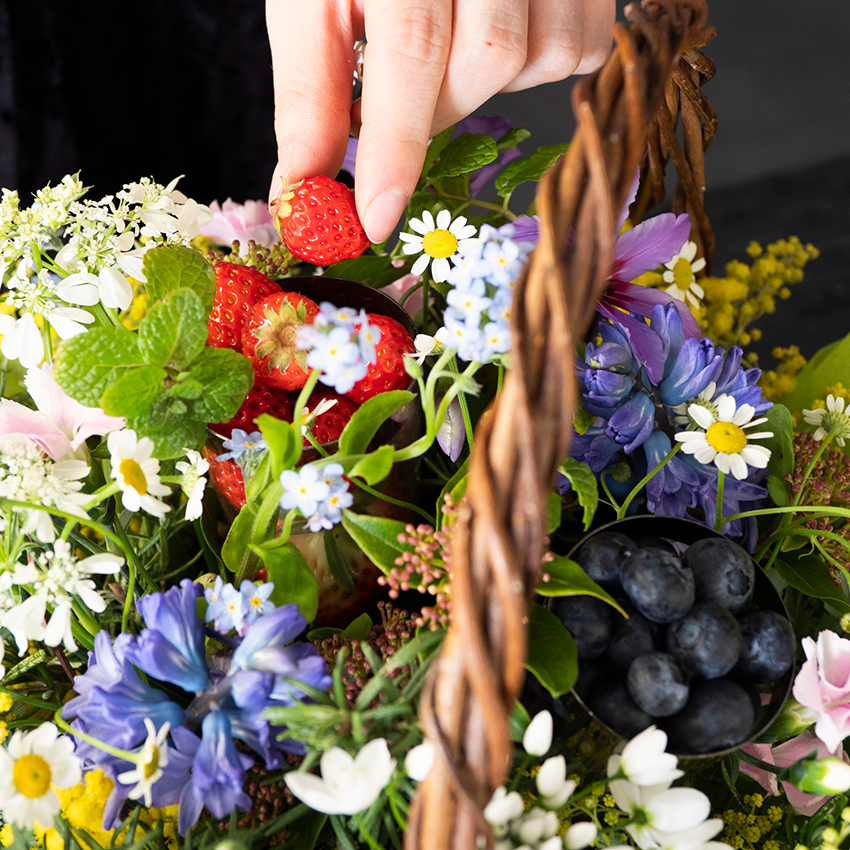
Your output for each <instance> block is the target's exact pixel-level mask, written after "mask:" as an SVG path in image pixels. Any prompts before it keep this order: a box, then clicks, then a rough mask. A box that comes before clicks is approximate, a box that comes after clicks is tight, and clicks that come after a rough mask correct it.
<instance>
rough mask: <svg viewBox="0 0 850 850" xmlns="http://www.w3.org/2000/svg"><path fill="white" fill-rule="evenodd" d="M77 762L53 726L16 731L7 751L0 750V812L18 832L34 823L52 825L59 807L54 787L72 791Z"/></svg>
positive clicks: (77, 773)
mask: <svg viewBox="0 0 850 850" xmlns="http://www.w3.org/2000/svg"><path fill="white" fill-rule="evenodd" d="M82 778H83V775H82V770H81V769H80V760H79V759H78V758H77V757H76V756H75V755H74V743H73V741H72V740H71V738H66V737H64V736H62V737H60V736H59V732H58V730H57V729H56V727H55V726H54V725H53V724H52V723H42V724H41V726H39V727H38V728H37V729H34V730H32V731H31V732H29V733H26V734H25V733H23V732H22V731H21V730H20V729H18V730H17V731H16V732H15V734H14V735H12V739H11V740H10V741H9V748H8V750H3V749H0V810H2V812H3V817H4V818H5V820H6V821H8V822H9V823H13V824H15V825H16V826H18V828H20V829H29V828H32V827H33V825H34V824H35V822H36V821H38V823H39V825H40V826H43V827H45V828H47V827H50V826H52V825H53V818H54V816H55V815H58V814H59V811H60V809H61V804H60V803H59V798H58V797H57V796H56V791H55V790H54V788H73V787H74V785H77V784H78V783H80V782H81V781H82Z"/></svg>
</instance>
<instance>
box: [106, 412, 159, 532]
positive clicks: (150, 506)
mask: <svg viewBox="0 0 850 850" xmlns="http://www.w3.org/2000/svg"><path fill="white" fill-rule="evenodd" d="M106 446H107V448H108V449H109V454H110V456H111V459H112V477H113V478H114V479H115V480H116V481H117V482H118V487H119V488H120V490H121V493H122V495H121V504H123V505H124V507H125V508H127V510H128V511H133V512H134V513H135V512H136V511H138V510H140V509H142V510H145V511H147V512H148V513H149V514H152V515H153V516H155V517H159V518H160V519H161V518H162V517H164V516H165V514H167V513H168V511H170V510H171V508H170V507H169V506H168V505H166V504H165V502H162V501H160V500H159V499H157V498H156V497H157V496H170V495H171V488H170V487H167V486H166V485H165V484H163V483H162V482H161V481H160V480H159V461H158V460H157V459H156V458H155V457H153V449H154V445H153V440H150V439H148V438H147V437H141V438H139V437H138V436H137V435H136V432H135V431H133V430H131V429H124V430H123V431H113V432H112V433H111V434H110V435H109V436H108V437H107V438H106Z"/></svg>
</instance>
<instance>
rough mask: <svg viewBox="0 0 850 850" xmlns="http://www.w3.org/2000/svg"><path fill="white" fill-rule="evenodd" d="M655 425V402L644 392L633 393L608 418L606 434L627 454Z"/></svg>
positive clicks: (641, 441) (640, 442)
mask: <svg viewBox="0 0 850 850" xmlns="http://www.w3.org/2000/svg"><path fill="white" fill-rule="evenodd" d="M654 427H655V404H654V403H653V401H652V399H651V398H650V397H649V396H648V395H647V394H646V393H644V392H640V393H636V394H635V395H633V396H632V397H631V398H630V399H629V400H628V401H627V402H626V403H625V404H624V405H623V406H622V407H620V409H619V410H617V411H616V412H615V413H614V414H613V416H611V418H610V419H609V420H608V425H607V427H606V428H605V436H606V437H608V439H609V440H611V441H612V442H613V443H616V444H617V445H618V446H619V447H621V448H622V449H623V450H624V451H625V452H626V453H627V454H628V453H629V452H631V451H634V450H635V449H636V448H637V447H638V446H639V445H641V444H642V443H643V441H644V440H645V439H646V438H647V437H648V436H649V435H650V434H651V433H652V429H653V428H654Z"/></svg>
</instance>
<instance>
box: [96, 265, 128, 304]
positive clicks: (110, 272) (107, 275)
mask: <svg viewBox="0 0 850 850" xmlns="http://www.w3.org/2000/svg"><path fill="white" fill-rule="evenodd" d="M98 280H99V281H100V300H101V301H102V302H103V305H104V307H112V308H115V309H118V310H126V309H127V308H128V307H129V306H130V304H132V303H133V287H132V286H130V283H129V281H128V280H127V278H126V277H124V275H123V274H121V272H119V271H118V269H116V268H115V267H114V266H111V267H110V268H108V269H101V272H100V274H99V275H98Z"/></svg>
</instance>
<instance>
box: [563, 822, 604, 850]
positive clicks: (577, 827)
mask: <svg viewBox="0 0 850 850" xmlns="http://www.w3.org/2000/svg"><path fill="white" fill-rule="evenodd" d="M596 833H597V829H596V824H595V823H593V822H592V821H580V822H579V823H574V824H573V825H572V826H571V827H570V828H569V829H568V830H567V831H566V832H565V833H564V847H566V848H567V850H582V847H589V846H590V845H591V844H593V842H594V841H596Z"/></svg>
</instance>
